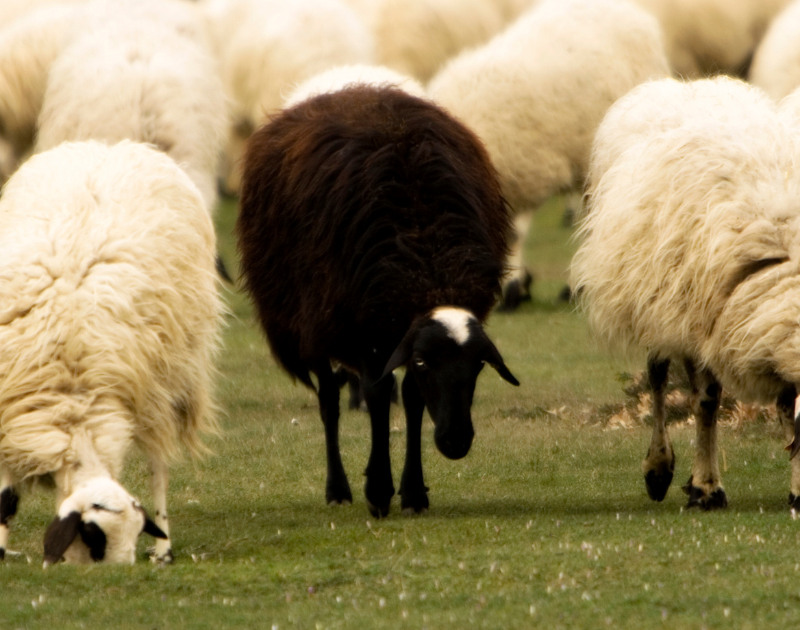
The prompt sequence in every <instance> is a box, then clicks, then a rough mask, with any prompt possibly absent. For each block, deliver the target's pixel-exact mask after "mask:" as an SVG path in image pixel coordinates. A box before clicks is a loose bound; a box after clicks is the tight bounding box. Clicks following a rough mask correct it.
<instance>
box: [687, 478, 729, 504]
mask: <svg viewBox="0 0 800 630" xmlns="http://www.w3.org/2000/svg"><path fill="white" fill-rule="evenodd" d="M681 489H682V490H683V491H684V492H685V493H686V494H688V495H689V501H688V502H687V503H686V508H687V509H688V508H693V507H699V508H700V509H701V510H704V511H706V512H708V511H709V510H720V509H722V508H726V507H728V497H727V496H725V490H723V489H722V488H716V489H715V490H713V491H712V492H711V493H708V492H706V490H704V489H703V488H698V487H697V486H695V485H693V484H692V477H689V481H688V482H687V483H686V485H684V486H682V488H681Z"/></svg>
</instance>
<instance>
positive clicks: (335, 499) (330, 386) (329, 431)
mask: <svg viewBox="0 0 800 630" xmlns="http://www.w3.org/2000/svg"><path fill="white" fill-rule="evenodd" d="M315 371H316V373H317V378H318V379H319V392H318V393H317V395H318V397H319V413H320V416H321V417H322V424H323V425H324V426H325V451H326V455H327V459H328V478H327V480H326V482H325V500H326V501H327V502H328V505H336V504H350V503H352V502H353V493H352V492H350V484H349V483H347V474H346V473H345V472H344V464H342V456H341V453H340V452H339V383H338V380H337V378H336V376H334V374H333V370H331V365H330V363H329V362H328V361H323V362H321V363H320V364H319V365H318V366H317V369H316V370H315Z"/></svg>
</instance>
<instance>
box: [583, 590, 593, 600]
mask: <svg viewBox="0 0 800 630" xmlns="http://www.w3.org/2000/svg"><path fill="white" fill-rule="evenodd" d="M581 599H582V600H584V601H586V602H590V601H592V596H591V595H589V593H587V592H586V591H583V593H582V594H581Z"/></svg>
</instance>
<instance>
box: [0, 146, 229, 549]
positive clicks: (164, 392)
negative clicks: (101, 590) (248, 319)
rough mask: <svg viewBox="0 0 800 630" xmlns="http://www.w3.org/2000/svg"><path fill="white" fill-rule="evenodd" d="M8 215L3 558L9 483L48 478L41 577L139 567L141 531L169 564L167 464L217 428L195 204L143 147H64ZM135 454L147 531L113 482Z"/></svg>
mask: <svg viewBox="0 0 800 630" xmlns="http://www.w3.org/2000/svg"><path fill="white" fill-rule="evenodd" d="M0 217H2V221H0V248H2V250H3V260H2V263H0V304H2V307H0V344H2V346H3V348H5V351H4V352H3V354H2V357H1V358H0V373H2V374H3V380H2V385H1V386H0V470H1V471H2V493H0V523H1V524H2V526H1V527H0V548H2V549H5V547H6V542H7V537H8V521H9V519H10V517H11V516H13V513H14V512H15V511H16V492H15V491H14V487H13V484H15V483H18V482H20V481H22V480H24V479H26V478H29V477H32V476H35V475H45V474H48V473H51V474H52V475H53V477H54V479H55V482H56V486H57V494H58V497H57V500H58V506H59V507H58V516H57V518H56V519H55V520H54V521H53V523H52V524H51V526H50V528H49V529H48V533H47V535H46V540H45V564H52V563H53V562H57V561H58V560H59V559H60V558H61V557H62V555H63V556H65V557H66V558H67V560H68V561H72V562H84V561H90V560H95V561H100V560H103V561H109V562H133V561H134V551H135V544H136V538H137V536H138V534H139V533H140V532H141V531H142V529H143V527H144V528H145V531H146V532H151V533H154V534H156V535H157V536H159V537H161V536H163V538H159V540H157V542H156V552H155V558H156V559H158V560H161V561H169V560H171V558H172V551H171V545H170V541H169V538H168V534H169V528H168V525H167V513H166V491H167V466H168V463H169V462H171V461H174V460H175V459H176V458H177V457H179V455H180V453H181V445H182V444H183V445H184V446H185V447H186V448H187V449H188V450H189V451H190V452H191V453H193V454H194V453H200V452H202V451H204V450H205V447H204V445H203V443H202V442H201V440H200V437H201V434H203V433H208V432H213V431H214V430H215V429H216V421H215V418H214V413H213V404H212V402H211V397H210V379H211V376H212V370H213V368H212V360H213V357H214V355H215V352H216V348H217V345H218V328H219V324H220V317H221V312H222V305H221V302H220V299H219V297H218V293H217V288H216V273H215V271H214V251H215V237H214V229H213V225H212V223H211V219H210V217H209V215H208V213H207V212H206V211H205V207H204V204H203V200H202V198H201V196H200V193H199V192H198V190H197V187H196V186H195V185H194V184H193V183H192V182H191V180H190V179H189V178H188V177H187V176H186V174H185V173H184V172H183V171H182V170H181V169H180V168H179V167H178V166H177V165H176V164H175V163H174V162H173V161H172V160H171V159H170V158H169V157H167V156H165V155H163V154H162V153H160V152H158V151H155V150H154V149H152V148H149V147H147V146H146V145H142V144H137V143H132V142H127V141H124V142H121V143H119V144H117V145H115V146H113V147H108V146H107V145H104V144H101V143H98V142H86V143H64V144H62V145H60V146H59V147H57V148H55V149H53V150H51V151H48V152H45V153H42V154H39V155H35V156H33V157H32V158H31V159H30V160H28V162H26V163H25V164H24V165H23V166H22V167H21V168H20V169H19V170H18V171H17V173H16V174H15V175H14V176H13V177H12V178H11V179H10V180H9V181H8V183H7V185H6V187H5V189H4V192H3V197H2V199H0ZM133 442H137V443H138V444H139V445H140V446H141V448H142V449H143V450H144V452H145V453H146V454H147V456H148V458H149V460H150V464H151V468H152V472H153V477H152V489H153V495H154V503H155V509H156V513H155V517H154V522H152V523H151V522H148V521H149V519H147V517H146V515H145V514H144V511H143V510H142V509H141V507H140V505H139V503H138V502H137V501H136V500H135V499H134V498H133V497H131V496H130V495H129V494H128V493H127V491H125V490H124V489H123V488H122V487H121V486H120V485H119V483H118V482H117V481H116V480H117V479H118V478H119V475H120V472H121V470H122V467H123V462H124V459H125V455H126V453H127V452H128V450H129V448H130V446H131V444H132V443H133ZM10 508H13V509H10Z"/></svg>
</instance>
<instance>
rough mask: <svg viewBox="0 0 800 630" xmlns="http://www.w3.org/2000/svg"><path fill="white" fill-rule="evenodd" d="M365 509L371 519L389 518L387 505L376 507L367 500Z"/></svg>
mask: <svg viewBox="0 0 800 630" xmlns="http://www.w3.org/2000/svg"><path fill="white" fill-rule="evenodd" d="M367 509H368V510H369V513H370V514H372V516H373V518H386V517H387V516H389V503H387V504H386V505H384V506H377V505H375V504H373V503H372V501H370V500H369V499H367Z"/></svg>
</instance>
